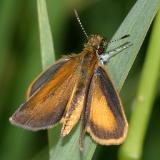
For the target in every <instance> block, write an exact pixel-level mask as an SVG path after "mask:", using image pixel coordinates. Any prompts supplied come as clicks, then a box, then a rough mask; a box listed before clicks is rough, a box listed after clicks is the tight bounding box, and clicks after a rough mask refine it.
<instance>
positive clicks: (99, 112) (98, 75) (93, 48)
mask: <svg viewBox="0 0 160 160" xmlns="http://www.w3.org/2000/svg"><path fill="white" fill-rule="evenodd" d="M75 14H76V17H77V20H78V22H79V24H80V26H81V28H82V31H83V32H84V34H85V35H86V37H87V42H86V43H85V44H84V49H83V50H82V52H81V53H79V54H72V55H70V56H63V57H62V58H60V59H59V60H58V61H57V62H56V63H55V64H53V65H52V66H50V67H49V68H48V69H47V70H45V71H44V72H42V73H41V74H40V75H39V76H38V77H37V78H36V79H35V80H34V81H33V82H32V83H31V85H30V86H29V88H28V91H27V99H26V101H25V102H24V103H23V104H22V105H21V106H20V107H19V108H18V109H17V110H16V112H15V113H14V114H13V115H12V116H11V117H10V122H11V123H12V124H14V125H16V126H19V127H22V128H25V129H28V130H32V131H38V130H43V129H48V128H52V127H54V126H55V125H56V124H58V123H61V124H62V129H61V136H62V137H64V136H66V135H68V134H69V133H70V132H71V130H72V129H73V127H74V126H75V125H76V124H77V123H78V121H79V120H81V132H80V149H83V139H84V136H85V133H89V134H90V135H91V137H92V139H93V140H94V141H95V142H97V143H98V144H102V145H112V144H120V143H122V142H123V141H124V140H125V138H126V135H127V130H128V123H127V120H126V116H125V113H124V110H123V106H122V103H121V100H120V98H119V95H118V93H117V91H116V89H115V87H114V85H113V83H112V81H111V79H110V77H109V75H108V74H107V72H106V70H105V69H104V64H106V63H107V62H108V61H109V60H110V58H112V57H113V56H115V55H116V54H118V53H119V52H121V51H123V50H124V49H126V48H128V47H129V46H131V43H130V42H125V43H123V44H122V45H120V46H119V47H116V48H114V49H111V50H109V51H108V52H105V50H106V48H107V47H108V45H109V43H111V42H113V41H110V42H107V41H106V40H105V38H103V37H102V36H100V35H90V36H88V35H87V34H86V32H85V30H84V28H83V26H82V24H81V21H80V19H79V17H78V14H77V12H76V11H75ZM127 37H129V35H124V36H122V37H121V38H120V39H125V38H127ZM120 39H119V40H120Z"/></svg>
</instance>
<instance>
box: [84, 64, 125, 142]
mask: <svg viewBox="0 0 160 160" xmlns="http://www.w3.org/2000/svg"><path fill="white" fill-rule="evenodd" d="M85 112H86V113H85V114H84V116H86V117H84V121H86V122H85V123H86V125H87V126H86V130H87V132H89V133H90V135H91V136H92V138H93V139H94V140H95V141H96V142H97V143H99V144H104V145H110V144H119V143H122V142H123V140H124V139H125V137H126V133H127V121H126V118H125V115H124V112H123V109H122V105H121V102H120V99H119V97H118V95H117V92H116V91H115V89H114V87H113V84H112V82H111V80H110V79H109V77H108V75H107V73H106V72H105V71H104V69H103V68H102V67H100V66H99V67H98V68H97V69H96V70H95V73H94V75H93V77H92V80H91V84H90V88H89V93H88V98H87V103H86V111H85Z"/></svg>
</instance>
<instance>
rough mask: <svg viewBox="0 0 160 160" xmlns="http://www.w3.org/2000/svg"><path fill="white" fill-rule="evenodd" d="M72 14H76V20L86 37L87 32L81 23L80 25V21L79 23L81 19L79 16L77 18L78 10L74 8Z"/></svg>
mask: <svg viewBox="0 0 160 160" xmlns="http://www.w3.org/2000/svg"><path fill="white" fill-rule="evenodd" d="M74 14H75V16H76V18H77V21H78V23H79V25H80V27H81V29H82V32H83V33H84V35H85V36H86V38H88V35H87V32H86V31H85V29H84V27H83V25H82V23H81V20H80V18H79V15H78V12H77V10H76V9H74Z"/></svg>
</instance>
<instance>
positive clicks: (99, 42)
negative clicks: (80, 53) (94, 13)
mask: <svg viewBox="0 0 160 160" xmlns="http://www.w3.org/2000/svg"><path fill="white" fill-rule="evenodd" d="M107 44H108V43H107V41H106V40H105V39H104V38H103V37H102V36H100V35H90V36H89V37H88V41H87V43H85V45H84V47H85V49H89V50H93V51H96V53H97V55H102V54H103V53H105V49H106V47H107Z"/></svg>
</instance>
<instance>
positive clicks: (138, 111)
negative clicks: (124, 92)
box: [119, 12, 160, 160]
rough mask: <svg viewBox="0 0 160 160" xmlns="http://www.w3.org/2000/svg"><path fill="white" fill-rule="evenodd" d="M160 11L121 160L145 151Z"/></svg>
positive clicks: (158, 63)
mask: <svg viewBox="0 0 160 160" xmlns="http://www.w3.org/2000/svg"><path fill="white" fill-rule="evenodd" d="M158 42H160V12H159V14H158V15H157V18H156V21H155V23H154V27H153V30H152V35H151V39H150V45H149V48H148V51H147V57H146V60H145V63H144V67H143V71H142V76H141V79H140V85H139V89H138V94H137V98H136V100H135V102H134V104H133V106H132V107H133V108H134V112H133V113H132V116H131V120H130V129H129V134H128V138H127V140H126V142H125V143H124V144H123V145H122V147H121V149H120V152H119V157H120V158H119V159H120V160H139V159H141V155H142V152H143V142H144V138H145V134H146V130H147V126H148V122H149V118H150V115H151V112H152V107H153V102H154V99H155V97H156V86H157V82H158V78H159V69H160V54H159V51H160V45H159V43H158Z"/></svg>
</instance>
